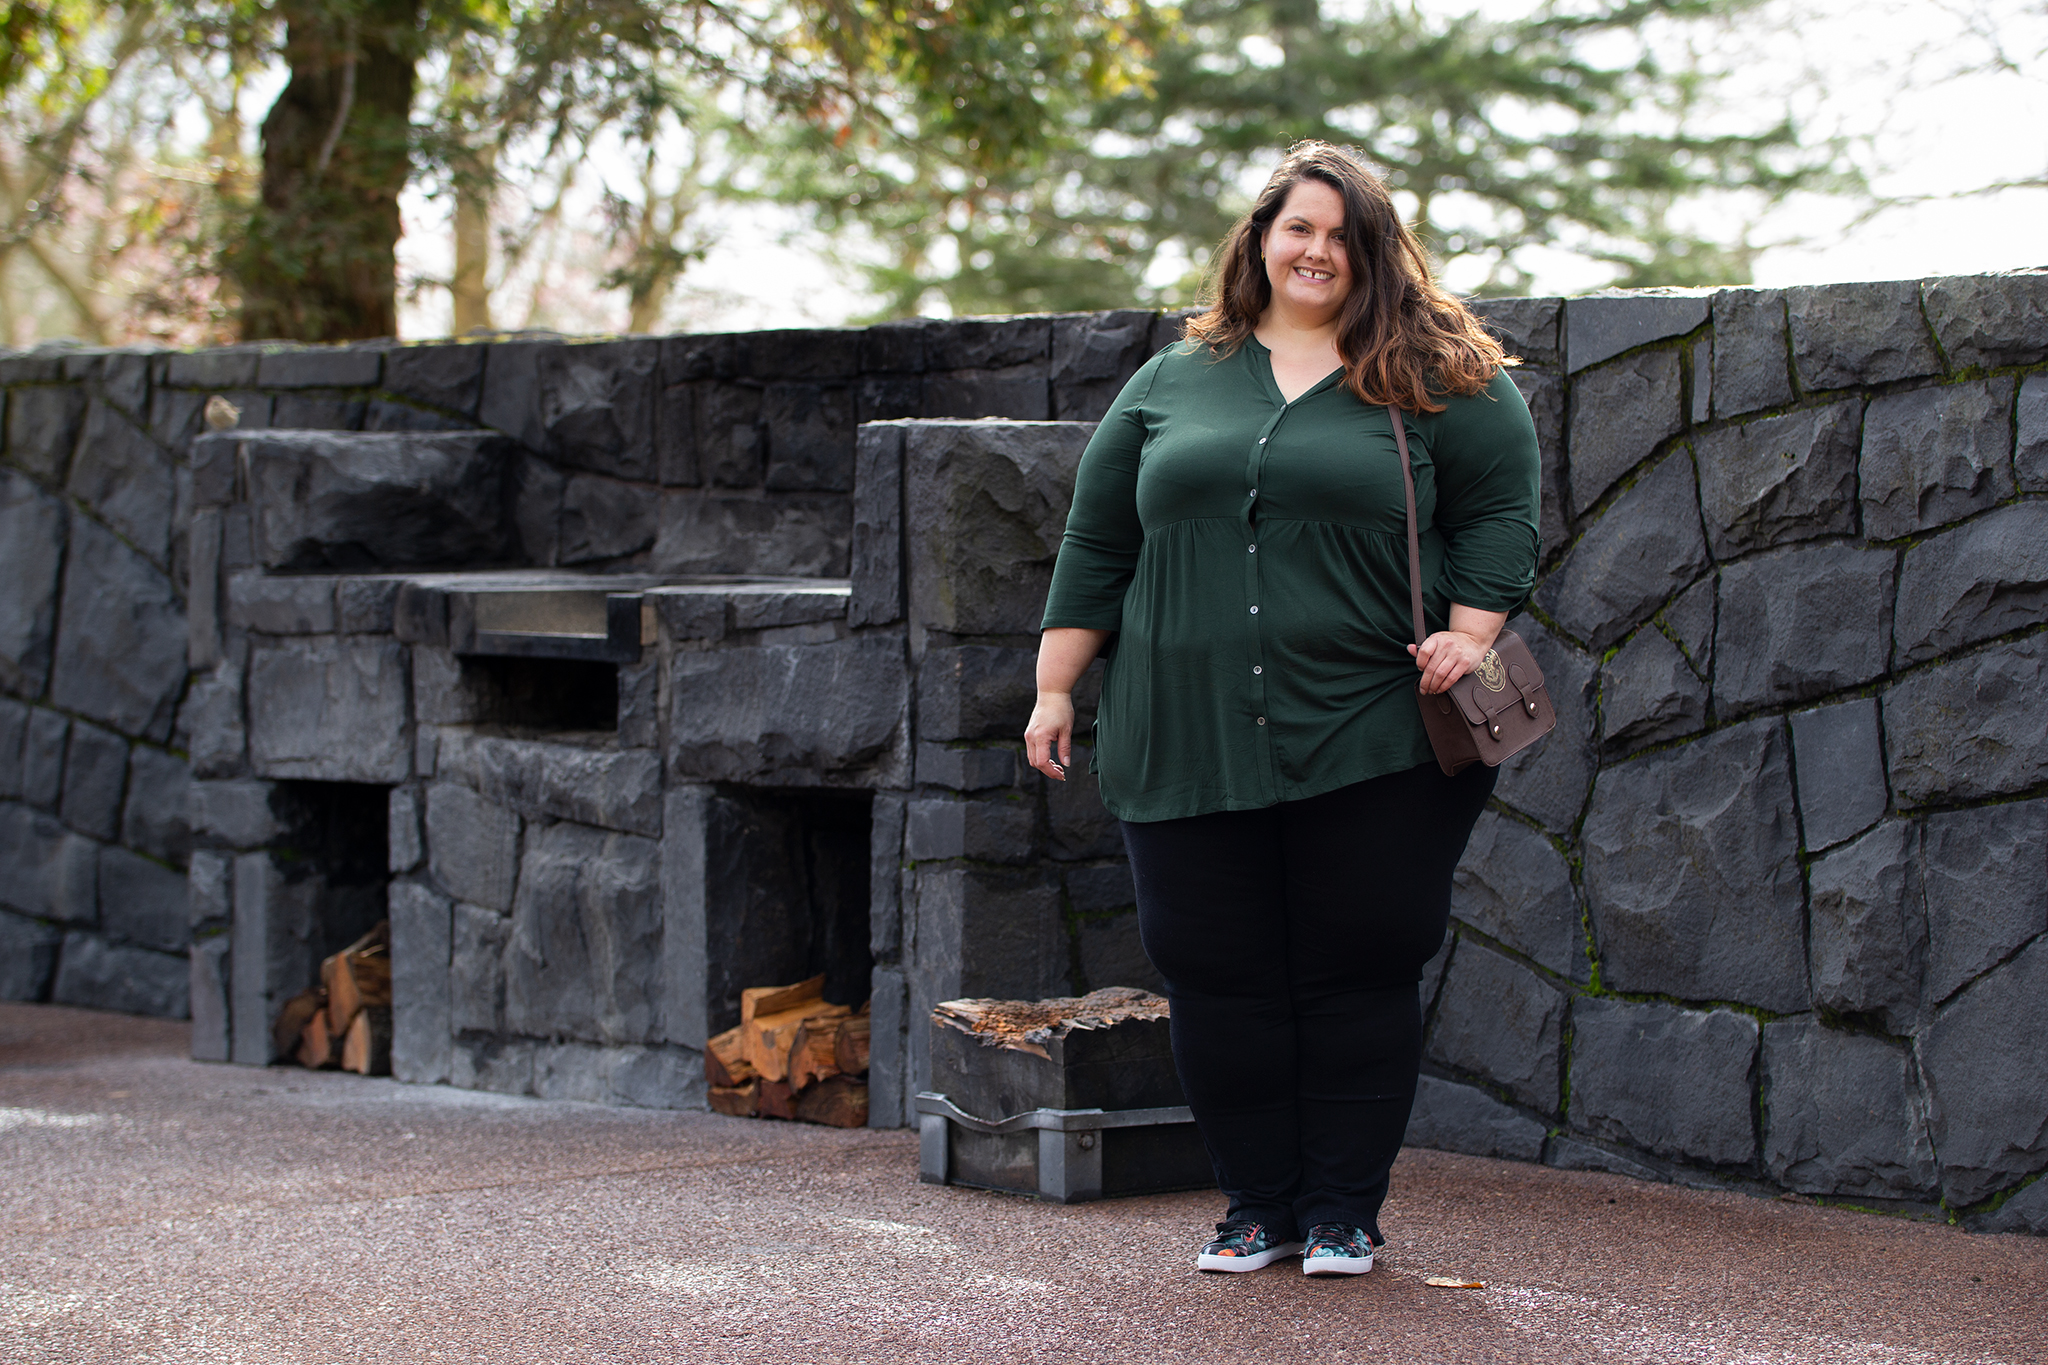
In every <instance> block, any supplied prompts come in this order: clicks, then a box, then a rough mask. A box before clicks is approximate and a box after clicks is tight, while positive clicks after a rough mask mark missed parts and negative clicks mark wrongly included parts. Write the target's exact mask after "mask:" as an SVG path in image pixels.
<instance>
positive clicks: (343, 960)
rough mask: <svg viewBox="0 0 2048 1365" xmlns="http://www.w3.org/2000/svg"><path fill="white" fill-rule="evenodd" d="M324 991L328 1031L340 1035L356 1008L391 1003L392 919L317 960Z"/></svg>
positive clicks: (354, 1013)
mask: <svg viewBox="0 0 2048 1365" xmlns="http://www.w3.org/2000/svg"><path fill="white" fill-rule="evenodd" d="M320 984H321V985H322V986H323V987H325V988H326V991H327V1031H328V1032H329V1033H330V1034H332V1035H334V1036H335V1037H337V1038H339V1037H341V1036H342V1035H343V1034H344V1033H346V1032H347V1031H348V1026H349V1025H350V1024H351V1023H353V1022H354V1021H355V1017H356V1014H357V1012H358V1011H359V1010H362V1009H363V1008H364V1007H366V1006H369V1005H389V1004H390V1003H391V922H390V921H389V920H378V921H377V924H376V927H375V928H373V929H371V930H370V932H369V933H367V934H364V935H363V936H362V937H361V938H359V939H357V940H356V941H355V942H354V943H351V944H349V945H348V947H346V948H343V949H342V950H341V951H340V952H338V953H333V954H330V955H329V956H328V957H327V958H325V959H324V960H322V962H321V963H320Z"/></svg>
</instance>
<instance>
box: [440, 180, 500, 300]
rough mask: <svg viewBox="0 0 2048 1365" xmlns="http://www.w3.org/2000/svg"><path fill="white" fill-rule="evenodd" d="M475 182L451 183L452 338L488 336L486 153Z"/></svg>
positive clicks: (489, 248)
mask: <svg viewBox="0 0 2048 1365" xmlns="http://www.w3.org/2000/svg"><path fill="white" fill-rule="evenodd" d="M477 159H478V161H479V162H480V163H482V167H481V169H479V171H478V172H477V175H476V178H475V179H474V180H470V179H468V178H466V177H465V178H458V179H457V181H456V182H455V274H454V277H453V278H452V279H450V280H449V282H448V292H449V293H450V294H451V295H453V296H454V300H455V335H457V336H467V335H468V334H469V333H471V332H488V331H491V330H493V329H492V327H491V285H490V279H489V276H490V269H491V194H490V189H489V186H490V183H491V171H490V167H489V164H488V162H489V159H490V154H489V153H483V154H480V155H479V157H478V158H477Z"/></svg>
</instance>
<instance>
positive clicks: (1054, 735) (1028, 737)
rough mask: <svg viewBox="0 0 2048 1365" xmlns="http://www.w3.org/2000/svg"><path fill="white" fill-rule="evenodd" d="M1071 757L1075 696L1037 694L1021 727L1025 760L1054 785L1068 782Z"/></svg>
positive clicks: (1051, 693) (1068, 694)
mask: <svg viewBox="0 0 2048 1365" xmlns="http://www.w3.org/2000/svg"><path fill="white" fill-rule="evenodd" d="M1073 753H1074V694H1073V693H1071V692H1040V693H1039V694H1038V704H1037V705H1035V706H1033V707H1032V708H1031V723H1030V724H1029V725H1027V726H1025V727H1024V757H1025V760H1026V761H1027V762H1028V763H1030V764H1031V766H1032V767H1034V768H1036V769H1038V771H1040V772H1042V773H1044V774H1045V775H1046V776H1047V777H1049V778H1051V779H1052V780H1053V781H1055V782H1064V781H1066V780H1067V764H1068V763H1069V762H1070V761H1071V760H1072V758H1073Z"/></svg>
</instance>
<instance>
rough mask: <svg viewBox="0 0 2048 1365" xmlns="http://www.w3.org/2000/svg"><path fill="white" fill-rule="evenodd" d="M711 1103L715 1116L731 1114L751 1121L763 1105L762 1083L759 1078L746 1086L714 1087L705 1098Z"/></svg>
mask: <svg viewBox="0 0 2048 1365" xmlns="http://www.w3.org/2000/svg"><path fill="white" fill-rule="evenodd" d="M705 1097H706V1098H707V1099H708V1100H709V1101H710V1103H711V1112H712V1113H714V1114H730V1115H732V1116H733V1117H734V1118H736V1119H750V1118H753V1117H754V1111H755V1110H756V1109H757V1108H759V1107H760V1103H761V1082H760V1080H759V1079H758V1078H756V1079H754V1080H751V1081H748V1082H747V1083H746V1084H745V1085H714V1086H712V1087H711V1089H710V1090H709V1091H708V1092H706V1096H705Z"/></svg>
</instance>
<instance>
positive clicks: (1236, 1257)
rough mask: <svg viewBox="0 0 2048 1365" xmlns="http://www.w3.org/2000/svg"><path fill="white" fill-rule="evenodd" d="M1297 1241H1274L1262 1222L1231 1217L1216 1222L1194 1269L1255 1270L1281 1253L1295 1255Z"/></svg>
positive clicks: (1196, 1259)
mask: <svg viewBox="0 0 2048 1365" xmlns="http://www.w3.org/2000/svg"><path fill="white" fill-rule="evenodd" d="M1300 1251H1301V1243H1299V1242H1276V1241H1274V1240H1273V1234H1272V1233H1270V1232H1268V1231H1266V1227H1265V1225H1264V1224H1263V1223H1254V1222H1253V1221H1252V1220H1251V1219H1249V1218H1230V1219H1226V1220H1225V1221H1223V1222H1221V1223H1218V1224H1217V1225H1216V1237H1215V1239H1214V1240H1212V1241H1210V1242H1209V1243H1208V1244H1207V1245H1205V1246H1204V1247H1203V1248H1202V1254H1201V1255H1199V1256H1197V1257H1195V1268H1196V1269H1197V1270H1257V1269H1259V1268H1260V1267H1261V1266H1269V1265H1271V1264H1273V1262H1275V1261H1277V1260H1279V1259H1280V1258H1281V1257H1283V1256H1294V1255H1298V1254H1299V1253H1300Z"/></svg>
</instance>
